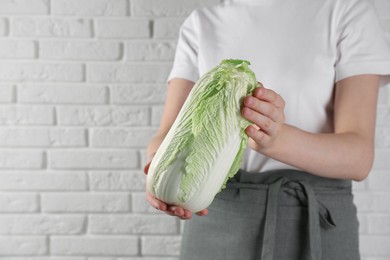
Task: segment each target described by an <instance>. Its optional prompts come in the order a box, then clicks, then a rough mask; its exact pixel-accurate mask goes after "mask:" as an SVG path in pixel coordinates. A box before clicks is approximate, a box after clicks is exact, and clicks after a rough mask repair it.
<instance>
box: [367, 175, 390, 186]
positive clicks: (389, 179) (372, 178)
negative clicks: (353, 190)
mask: <svg viewBox="0 0 390 260" xmlns="http://www.w3.org/2000/svg"><path fill="white" fill-rule="evenodd" d="M367 183H368V188H369V189H370V190H375V191H380V190H383V191H388V190H389V187H390V174H389V172H388V170H382V171H380V170H377V171H373V172H372V173H371V174H370V175H369V177H368V180H367Z"/></svg>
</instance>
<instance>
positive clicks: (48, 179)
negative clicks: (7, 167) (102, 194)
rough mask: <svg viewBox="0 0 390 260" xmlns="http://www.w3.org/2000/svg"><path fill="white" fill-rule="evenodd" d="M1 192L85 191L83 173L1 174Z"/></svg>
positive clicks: (85, 180) (85, 178) (85, 185)
mask: <svg viewBox="0 0 390 260" xmlns="http://www.w3.org/2000/svg"><path fill="white" fill-rule="evenodd" d="M0 179H1V182H0V190H3V191H61V190H63V191H80V190H87V182H88V180H87V177H86V175H85V173H83V172H34V171H33V172H31V171H30V172H20V171H18V172H15V171H12V172H1V173H0Z"/></svg>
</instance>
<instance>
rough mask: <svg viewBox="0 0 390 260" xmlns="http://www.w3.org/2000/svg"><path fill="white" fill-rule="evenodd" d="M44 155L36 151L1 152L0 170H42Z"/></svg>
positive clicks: (3, 150)
mask: <svg viewBox="0 0 390 260" xmlns="http://www.w3.org/2000/svg"><path fill="white" fill-rule="evenodd" d="M43 166H44V153H43V152H42V151H35V150H22V149H18V150H5V149H1V150H0V169H42V168H43Z"/></svg>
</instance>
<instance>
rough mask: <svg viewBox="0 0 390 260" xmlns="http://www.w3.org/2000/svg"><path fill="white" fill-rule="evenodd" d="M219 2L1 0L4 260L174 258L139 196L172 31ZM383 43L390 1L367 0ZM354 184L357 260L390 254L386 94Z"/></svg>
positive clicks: (389, 105) (173, 244)
mask: <svg viewBox="0 0 390 260" xmlns="http://www.w3.org/2000/svg"><path fill="white" fill-rule="evenodd" d="M222 1H223V0H183V1H177V0H0V259H1V260H177V256H178V252H179V246H180V232H181V228H182V222H180V221H179V220H177V219H176V218H171V217H168V216H165V215H164V214H162V213H159V212H157V211H156V210H155V209H154V208H152V207H150V206H149V205H148V204H147V203H146V201H145V193H144V186H145V176H144V175H143V173H142V167H143V165H144V163H145V161H146V158H145V149H146V144H147V142H148V140H149V139H150V137H151V136H152V135H153V133H154V132H155V131H156V129H157V126H158V124H159V121H160V118H161V114H162V105H163V103H164V99H165V93H166V85H165V80H166V77H167V76H168V73H169V70H170V67H171V62H172V59H173V56H174V51H175V46H176V37H177V33H178V28H179V26H180V24H181V23H182V22H183V20H184V18H185V17H186V16H187V15H188V14H189V13H190V12H191V10H193V9H194V8H197V7H199V6H202V5H205V4H215V3H219V2H222ZM372 1H373V2H374V4H375V6H376V8H377V10H378V14H379V15H380V17H381V18H382V23H383V26H384V28H385V30H386V31H387V34H388V35H390V2H389V0H372ZM377 125H378V128H377V141H376V146H377V156H376V160H375V165H374V169H373V171H372V174H371V176H370V177H369V178H368V179H367V180H366V181H365V182H363V183H358V184H356V185H355V193H356V197H355V198H356V199H355V200H356V203H357V205H358V208H359V219H360V225H361V229H360V233H361V251H362V254H363V260H385V259H386V260H388V259H390V250H389V249H390V202H389V201H390V189H389V186H390V160H389V158H390V90H389V89H388V88H387V89H382V90H381V93H380V97H379V107H378V121H377Z"/></svg>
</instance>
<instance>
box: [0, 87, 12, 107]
mask: <svg viewBox="0 0 390 260" xmlns="http://www.w3.org/2000/svg"><path fill="white" fill-rule="evenodd" d="M12 102H15V86H12V85H4V84H1V85H0V103H12Z"/></svg>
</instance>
